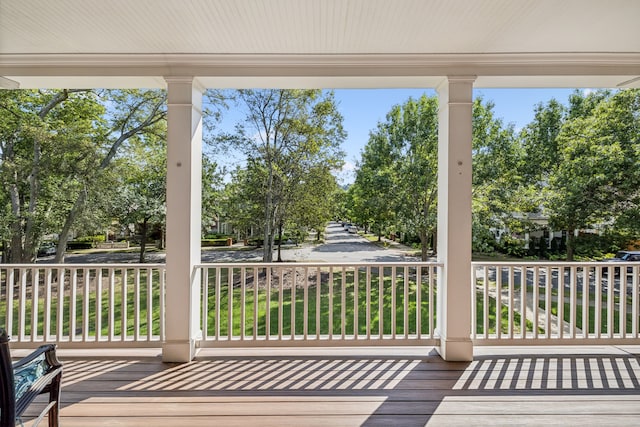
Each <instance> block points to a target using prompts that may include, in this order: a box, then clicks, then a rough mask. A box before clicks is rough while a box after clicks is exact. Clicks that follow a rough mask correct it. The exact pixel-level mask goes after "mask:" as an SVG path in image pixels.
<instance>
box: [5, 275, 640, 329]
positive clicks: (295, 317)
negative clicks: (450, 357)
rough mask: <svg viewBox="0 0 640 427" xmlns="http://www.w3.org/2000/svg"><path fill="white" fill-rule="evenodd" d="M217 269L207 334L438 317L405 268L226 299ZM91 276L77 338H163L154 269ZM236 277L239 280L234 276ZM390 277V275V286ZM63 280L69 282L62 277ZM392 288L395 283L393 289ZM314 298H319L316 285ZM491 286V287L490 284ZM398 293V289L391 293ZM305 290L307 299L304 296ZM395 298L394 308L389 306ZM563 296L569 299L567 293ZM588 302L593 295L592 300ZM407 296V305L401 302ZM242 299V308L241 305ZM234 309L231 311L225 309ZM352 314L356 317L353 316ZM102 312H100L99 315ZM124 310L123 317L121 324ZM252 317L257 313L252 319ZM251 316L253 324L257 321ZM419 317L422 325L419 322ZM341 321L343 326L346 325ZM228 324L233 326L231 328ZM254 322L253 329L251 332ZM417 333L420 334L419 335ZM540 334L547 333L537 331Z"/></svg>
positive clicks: (413, 323) (412, 322) (414, 323)
mask: <svg viewBox="0 0 640 427" xmlns="http://www.w3.org/2000/svg"><path fill="white" fill-rule="evenodd" d="M217 271H218V270H216V269H210V270H209V277H208V283H209V287H208V295H207V297H206V300H207V305H208V311H207V326H206V327H207V332H208V335H209V336H212V335H214V334H215V332H216V331H217V330H218V331H219V334H220V335H221V336H229V334H231V335H232V336H240V335H242V334H243V333H244V335H245V336H253V335H254V333H255V334H256V335H258V336H264V335H266V333H267V318H268V319H269V331H268V332H269V335H272V336H277V335H279V334H282V335H283V336H291V335H292V334H294V335H299V334H303V333H304V332H305V329H306V332H307V333H308V334H309V335H315V334H320V335H330V334H331V335H336V336H340V335H342V334H343V333H344V334H345V335H349V336H350V335H354V334H358V335H361V336H362V335H366V334H367V320H368V322H369V325H370V334H371V335H373V336H378V335H380V334H381V333H382V334H383V335H392V334H394V333H395V334H396V335H401V336H402V335H404V334H405V333H406V334H408V335H414V334H417V333H418V332H420V333H421V334H423V335H428V334H430V333H431V332H432V331H431V328H432V327H435V324H430V318H429V311H430V310H432V312H433V314H434V321H433V322H432V323H434V322H435V318H436V313H435V311H436V310H435V297H436V292H435V289H434V290H433V292H432V294H431V295H429V290H428V287H426V286H422V287H421V289H420V290H418V286H417V285H416V282H415V274H413V275H412V274H409V276H408V277H405V276H404V271H403V269H402V268H398V269H396V270H395V271H394V272H392V271H391V270H390V268H389V267H387V268H386V269H385V271H384V277H383V282H382V292H380V287H379V276H378V271H377V270H376V269H372V270H371V278H370V283H371V284H370V291H369V294H368V296H367V284H366V282H367V277H366V274H365V272H364V271H362V270H361V271H359V272H358V274H357V283H356V280H355V278H356V274H355V272H354V270H349V271H347V272H346V273H345V274H344V275H342V274H340V273H337V272H336V273H335V274H334V275H333V280H332V282H331V283H330V281H329V276H328V273H326V272H324V273H322V279H321V280H320V284H319V285H318V283H317V281H316V280H317V277H318V276H317V273H315V274H316V275H315V276H313V275H312V276H310V278H309V279H308V287H307V288H306V290H305V289H304V287H303V286H300V285H299V286H298V287H296V288H295V289H294V288H291V287H286V286H285V287H283V289H282V291H280V287H279V285H278V283H277V281H276V282H274V283H275V284H274V285H272V287H271V290H270V295H269V296H267V291H266V288H265V287H264V284H263V285H262V286H258V287H257V288H255V289H254V288H253V287H252V286H251V285H252V283H253V282H251V283H250V284H249V286H247V287H245V288H244V295H243V289H242V288H241V287H240V286H234V287H233V288H232V289H233V291H232V293H231V294H229V287H228V286H227V284H228V279H229V277H228V273H229V271H228V269H221V270H219V271H220V273H216V272H217ZM92 273H93V277H91V282H92V285H91V286H90V287H89V292H88V294H87V295H88V299H85V295H84V291H83V288H82V286H78V289H77V293H76V301H75V303H76V304H75V306H76V325H75V327H76V331H75V335H81V334H83V333H84V332H85V330H86V331H87V333H88V335H89V336H95V335H96V330H97V329H100V334H101V335H102V336H106V335H108V334H109V333H110V332H112V333H113V335H114V336H121V335H122V332H123V330H125V331H126V335H127V336H129V337H131V336H134V335H136V333H137V334H138V335H141V336H146V335H147V334H148V332H149V329H148V328H149V324H148V320H149V317H150V318H151V333H152V334H153V335H158V334H159V333H160V307H159V305H160V294H159V287H158V285H157V283H158V277H157V275H158V272H157V271H154V272H153V274H154V277H152V278H151V279H152V283H154V285H153V286H152V288H151V289H149V288H148V286H147V271H146V270H141V271H140V278H139V287H137V286H136V279H135V277H134V275H133V274H127V283H126V289H125V290H124V293H123V286H122V282H121V274H118V275H116V277H115V282H114V283H115V286H114V287H113V292H112V294H111V295H110V291H109V286H108V282H109V277H108V271H107V270H104V271H102V276H101V281H100V283H101V291H100V292H98V289H97V287H96V280H95V271H92ZM82 274H84V272H83V271H82V270H78V283H79V284H80V283H82V280H83V278H82ZM216 274H220V278H219V280H220V283H221V284H223V285H222V286H221V287H220V292H219V295H216V289H217V288H216V286H215V282H216V280H218V278H217V277H216ZM235 276H236V277H235V278H236V279H237V278H238V277H239V275H238V274H237V273H235ZM393 277H395V282H394V279H393ZM3 279H4V280H3V281H2V282H3V288H2V289H0V294H1V295H3V296H5V298H6V289H5V288H4V287H5V286H6V284H5V283H6V278H3ZM67 281H68V277H67ZM394 283H395V284H394ZM423 283H427V278H426V277H425V278H423ZM317 286H320V289H319V291H320V292H319V299H318V288H317ZM491 286H494V289H495V283H491ZM507 288H508V285H507V284H504V285H503V289H507ZM394 290H395V291H394ZM532 290H533V289H532V287H531V286H529V289H528V292H532ZM18 291H19V287H17V286H16V288H15V290H14V300H13V329H14V330H13V331H12V332H14V333H17V328H18V322H19V318H18V315H19V307H18V299H17V298H18V295H19V292H18ZM149 291H151V295H150V299H151V308H150V310H151V312H149V307H148V303H149V298H148V297H149ZM305 292H306V297H305ZM417 292H420V307H419V308H418V305H417ZM513 292H514V293H516V294H519V293H520V286H519V285H515V286H514V287H513ZM56 294H57V284H55V283H54V285H53V289H52V297H51V302H50V310H49V312H50V316H49V322H48V324H49V331H50V333H51V334H56V333H57V328H58V304H59V299H58V298H57V295H56ZM125 294H126V304H124V305H123V297H124V296H125ZM394 294H395V305H394V301H393V300H394ZM551 294H552V300H550V301H549V308H550V310H551V313H552V314H554V315H557V314H558V309H559V307H558V303H557V301H555V300H554V299H555V298H557V290H556V289H554V290H552V293H551ZM565 296H566V297H568V295H565ZM483 298H484V296H483V294H482V292H478V293H477V295H476V322H477V330H476V333H478V334H485V331H484V321H483V315H484V305H485V301H484V300H483ZM545 298H546V295H545V292H544V290H541V291H540V301H539V306H540V308H541V309H547V307H546V304H547V302H546V301H545ZM590 298H591V299H593V295H590ZM405 299H406V304H405ZM615 299H616V301H615V311H614V314H613V324H612V327H613V329H612V331H613V332H616V333H617V332H619V330H620V312H619V303H620V297H619V296H615ZM36 300H37V310H35V312H34V310H33V307H34V299H33V297H32V295H27V298H26V300H25V302H24V304H25V307H24V308H25V309H24V313H25V318H24V326H25V327H24V334H25V335H31V332H32V328H33V323H34V316H37V320H36V322H35V323H36V328H37V330H36V333H37V335H43V334H44V327H45V326H44V323H45V322H44V319H45V315H46V311H45V307H46V304H45V298H44V290H43V286H41V289H40V290H39V295H38V298H37V299H36ZM367 300H369V301H370V309H369V312H368V313H367ZM135 301H138V312H139V317H138V318H139V323H137V324H136V316H135V310H136V307H135ZM243 302H244V304H243ZM576 302H577V303H576V309H575V311H576V313H575V315H574V317H575V319H576V322H575V323H576V327H577V328H579V329H583V326H582V320H583V319H582V310H583V307H582V294H581V293H580V292H576ZM486 303H487V304H488V312H489V320H488V328H487V331H486V333H487V334H490V335H491V334H495V333H496V331H497V328H498V325H500V326H499V327H500V331H501V332H502V333H504V334H507V333H508V332H509V330H510V322H511V323H512V324H513V328H512V330H513V333H514V334H518V333H520V332H521V328H522V317H521V315H520V313H519V312H514V313H513V315H512V319H509V312H508V307H507V306H506V305H502V306H501V309H500V313H499V314H497V313H496V305H497V304H496V300H495V298H494V297H492V296H488V298H487V301H486ZM62 304H63V307H62V315H63V319H62V335H69V334H70V328H71V324H70V319H69V317H70V311H71V292H70V286H69V285H68V283H67V285H66V287H65V289H64V292H63V298H62ZM216 305H219V310H220V316H219V317H216V315H215V309H216ZM405 305H406V307H407V314H406V315H405ZM606 305H607V294H606V293H603V294H602V307H603V308H602V309H601V322H600V332H601V333H603V334H606V333H607V332H608V330H607V328H608V327H609V325H608V320H609V319H608V317H607V312H606ZM110 307H112V308H113V310H112V311H113V318H114V321H113V324H112V325H110V323H109V322H110V319H109V318H110ZM230 307H231V310H230ZM86 308H88V312H87V314H88V316H87V321H86V322H85V318H84V314H85V313H84V311H85V309H86ZM626 308H627V311H626V313H625V318H626V324H625V327H626V330H627V331H631V327H632V322H633V319H632V313H631V298H630V297H626ZM6 309H7V304H4V303H3V304H0V319H5V317H6ZM563 310H564V320H565V321H566V322H570V318H571V315H572V313H571V312H570V304H569V302H565V303H564V306H563ZM356 311H357V315H356ZM98 313H99V314H98ZM123 313H126V323H125V324H123ZM254 313H255V314H254ZM243 316H244V319H245V326H244V330H242V329H241V328H242V326H241V320H242V317H243ZM254 317H255V322H254ZM588 317H589V326H588V332H589V333H594V331H595V321H594V317H595V307H593V306H590V307H589V316H588ZM418 318H419V325H418ZM343 319H344V322H343ZM230 325H231V329H230ZM254 325H255V330H254ZM524 327H525V328H526V330H527V331H529V332H531V331H533V323H532V322H531V321H530V320H528V319H527V320H526V321H525V324H524ZM418 328H419V329H420V330H419V331H418ZM540 332H541V333H542V332H544V331H542V330H540Z"/></svg>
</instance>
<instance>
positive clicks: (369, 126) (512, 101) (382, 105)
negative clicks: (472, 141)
mask: <svg viewBox="0 0 640 427" xmlns="http://www.w3.org/2000/svg"><path fill="white" fill-rule="evenodd" d="M573 91H574V89H475V90H474V97H478V96H482V98H483V99H484V100H485V101H493V103H494V104H495V106H494V110H493V111H494V114H495V117H496V118H499V119H502V121H503V122H504V123H505V124H508V123H513V124H514V126H515V128H516V129H517V130H519V129H522V128H523V127H524V126H526V125H527V124H528V123H529V122H531V120H532V119H533V113H534V108H535V106H536V105H537V104H539V103H541V102H542V103H544V102H547V101H548V100H550V99H552V98H555V99H556V100H558V101H559V102H561V103H566V101H567V100H568V98H569V95H570V94H571V93H572V92H573ZM425 93H426V94H427V95H428V96H431V95H435V94H436V92H435V91H434V90H433V89H426V90H425V89H336V90H335V97H336V101H337V102H338V108H339V110H340V111H341V113H342V115H343V117H344V128H345V130H346V131H347V133H348V136H347V140H346V141H345V143H344V145H343V148H344V150H345V151H346V153H347V157H346V159H345V160H346V165H345V172H344V173H343V174H341V179H342V181H343V183H348V182H351V181H353V177H352V176H351V175H352V174H351V172H350V171H351V170H352V168H353V165H354V163H355V162H356V160H357V159H359V157H360V151H361V150H362V148H363V147H364V145H365V144H366V143H367V140H368V138H369V131H370V130H373V129H375V127H376V125H377V123H378V122H380V121H384V120H385V116H386V114H387V113H388V112H389V111H390V110H391V107H392V106H394V105H397V104H402V103H404V102H405V101H406V100H407V99H409V97H413V98H419V97H420V96H422V94H425Z"/></svg>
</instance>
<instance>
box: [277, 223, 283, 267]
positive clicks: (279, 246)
mask: <svg viewBox="0 0 640 427" xmlns="http://www.w3.org/2000/svg"><path fill="white" fill-rule="evenodd" d="M281 248H282V223H280V224H278V262H282V252H281Z"/></svg>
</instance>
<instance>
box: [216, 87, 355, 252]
mask: <svg viewBox="0 0 640 427" xmlns="http://www.w3.org/2000/svg"><path fill="white" fill-rule="evenodd" d="M229 98H230V99H233V101H235V103H236V104H237V107H238V108H239V109H241V110H242V111H243V112H244V113H245V114H246V120H245V121H244V122H241V123H239V124H238V125H237V128H236V132H235V133H234V134H231V135H225V134H222V135H218V136H217V138H216V139H215V142H216V143H217V144H221V145H223V146H226V147H227V149H235V150H239V151H240V152H242V153H243V154H244V155H245V156H246V167H244V168H242V169H241V168H238V169H237V170H236V171H234V172H233V173H232V175H231V177H232V181H231V183H230V184H229V185H228V186H227V189H226V191H225V193H226V201H225V203H224V206H225V212H226V214H227V217H228V218H230V219H231V221H232V222H233V223H234V226H235V227H237V228H239V229H240V230H247V229H249V228H254V229H258V230H262V231H263V241H264V242H265V249H264V253H263V259H264V260H265V261H271V259H272V256H273V246H272V245H273V244H274V240H275V237H276V235H277V234H278V231H279V230H282V229H283V228H287V227H289V228H292V229H297V230H301V229H304V228H307V227H321V226H323V225H324V223H325V222H326V221H327V220H328V219H329V218H330V215H331V212H332V207H331V206H330V201H331V200H332V197H331V195H332V194H333V192H334V191H335V188H336V187H337V184H336V182H335V178H333V176H332V175H331V171H332V170H334V169H338V168H339V167H341V165H342V157H343V156H344V153H343V152H342V151H341V150H340V144H341V142H342V141H343V140H344V138H345V133H344V131H343V129H342V116H341V115H340V114H339V112H338V110H337V106H336V104H335V101H334V99H333V93H332V92H322V91H320V90H239V91H236V92H234V93H233V94H232V95H230V96H229Z"/></svg>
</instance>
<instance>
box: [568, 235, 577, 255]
mask: <svg viewBox="0 0 640 427" xmlns="http://www.w3.org/2000/svg"><path fill="white" fill-rule="evenodd" d="M575 244H576V236H575V230H574V229H569V230H567V261H573V255H574V251H575Z"/></svg>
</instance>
